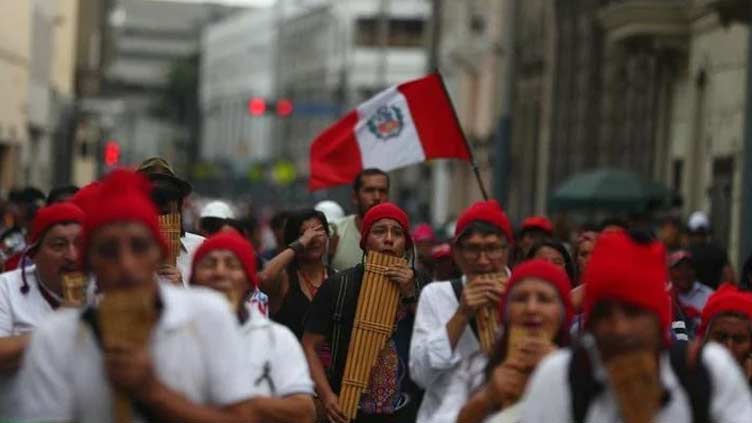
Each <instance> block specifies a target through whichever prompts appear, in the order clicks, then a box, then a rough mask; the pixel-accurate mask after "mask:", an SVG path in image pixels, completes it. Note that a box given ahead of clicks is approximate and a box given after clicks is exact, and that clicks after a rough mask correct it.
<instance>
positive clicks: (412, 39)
mask: <svg viewBox="0 0 752 423" xmlns="http://www.w3.org/2000/svg"><path fill="white" fill-rule="evenodd" d="M380 24H381V22H380V19H379V18H378V17H369V18H360V19H358V20H357V21H356V24H355V44H356V45H357V46H359V47H380V46H381V43H380V39H379V38H380V37H379V35H380V34H379V32H380ZM424 27H425V25H424V22H423V20H421V19H403V18H392V19H389V28H388V38H387V45H388V46H389V47H422V46H423V31H424Z"/></svg>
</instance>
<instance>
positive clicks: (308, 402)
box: [191, 230, 316, 423]
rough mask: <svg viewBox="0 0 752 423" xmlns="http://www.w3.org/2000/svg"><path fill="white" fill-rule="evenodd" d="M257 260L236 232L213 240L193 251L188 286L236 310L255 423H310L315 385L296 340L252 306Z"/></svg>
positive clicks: (220, 235) (251, 249)
mask: <svg viewBox="0 0 752 423" xmlns="http://www.w3.org/2000/svg"><path fill="white" fill-rule="evenodd" d="M255 256H256V254H255V253H254V251H253V246H251V243H250V242H248V241H247V240H246V239H245V238H243V236H241V235H240V234H239V233H237V232H235V231H234V230H230V231H226V232H220V233H218V234H216V235H213V236H211V237H210V238H208V239H207V240H206V241H205V242H204V243H203V244H201V246H200V247H199V248H198V250H196V254H195V256H194V259H193V272H192V273H191V274H192V275H193V276H192V279H191V285H194V286H205V287H207V288H210V289H214V290H216V291H219V292H221V293H222V294H224V295H225V297H227V299H228V300H229V301H230V304H231V306H232V307H233V310H235V311H236V315H237V317H238V320H239V322H240V325H241V327H240V334H241V337H242V338H243V344H244V350H245V352H246V354H247V357H248V360H249V363H248V365H247V368H246V369H244V370H246V372H245V374H246V375H247V377H248V380H249V381H251V382H252V383H253V385H254V388H255V390H256V393H258V394H259V395H261V397H259V398H255V399H254V405H255V407H256V411H257V412H258V415H259V419H260V420H261V421H263V422H269V423H304V422H313V421H314V418H315V416H316V409H315V408H314V405H313V382H312V381H311V376H310V372H309V371H308V363H307V362H306V359H305V355H304V354H303V349H302V348H301V347H300V343H299V342H298V339H297V338H296V337H295V335H294V334H293V333H292V332H291V331H290V330H289V329H288V328H287V327H285V326H283V325H280V324H278V323H275V322H272V321H271V320H269V318H268V317H266V315H265V314H264V313H262V312H261V311H259V309H258V305H257V304H251V302H250V299H251V296H252V295H253V293H254V292H255V290H256V288H257V286H258V279H257V277H256V257H255Z"/></svg>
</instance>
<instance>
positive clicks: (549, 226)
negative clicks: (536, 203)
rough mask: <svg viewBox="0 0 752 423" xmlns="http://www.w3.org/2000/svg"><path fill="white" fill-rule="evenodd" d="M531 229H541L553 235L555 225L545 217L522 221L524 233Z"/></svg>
mask: <svg viewBox="0 0 752 423" xmlns="http://www.w3.org/2000/svg"><path fill="white" fill-rule="evenodd" d="M530 229H540V230H542V231H543V232H545V233H547V234H549V235H551V234H553V233H554V224H553V223H551V221H550V220H548V219H547V218H545V217H543V216H533V217H528V218H527V219H525V220H523V221H522V231H523V232H524V231H528V230H530Z"/></svg>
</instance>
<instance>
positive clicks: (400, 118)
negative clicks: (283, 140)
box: [309, 73, 471, 191]
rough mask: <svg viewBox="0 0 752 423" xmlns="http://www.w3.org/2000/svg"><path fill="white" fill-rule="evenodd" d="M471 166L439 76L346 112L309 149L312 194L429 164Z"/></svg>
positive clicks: (391, 90)
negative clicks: (365, 173) (369, 171)
mask: <svg viewBox="0 0 752 423" xmlns="http://www.w3.org/2000/svg"><path fill="white" fill-rule="evenodd" d="M448 158H456V159H464V160H470V159H471V154H470V150H469V149H468V146H467V142H466V141H465V137H464V135H463V133H462V129H461V128H460V125H459V122H458V121H457V116H456V114H455V112H454V108H453V107H452V102H451V100H450V99H449V96H448V95H447V93H446V89H445V88H444V83H443V81H442V80H441V76H440V75H439V74H437V73H435V74H431V75H429V76H426V77H424V78H421V79H418V80H415V81H411V82H407V83H404V84H400V85H397V86H394V87H391V88H388V89H386V90H384V91H382V92H381V93H379V94H377V95H376V96H375V97H373V98H371V99H370V100H368V101H366V102H365V103H363V104H361V105H360V106H358V107H357V109H355V110H353V111H351V112H349V113H348V114H347V115H345V117H344V118H342V119H341V120H340V121H338V122H337V123H335V124H334V125H332V126H330V127H329V128H328V129H326V130H325V131H324V132H323V133H321V134H320V135H319V136H318V137H317V138H316V139H315V140H314V141H313V143H312V144H311V155H310V160H311V162H310V172H311V177H310V182H309V188H310V189H311V191H315V190H317V189H322V188H327V187H331V186H336V185H342V184H349V183H352V181H353V179H354V178H355V176H357V174H358V173H359V172H360V171H361V170H363V169H366V168H373V167H375V168H379V169H381V170H384V171H390V170H393V169H398V168H400V167H404V166H409V165H412V164H416V163H421V162H424V161H426V160H430V159H448Z"/></svg>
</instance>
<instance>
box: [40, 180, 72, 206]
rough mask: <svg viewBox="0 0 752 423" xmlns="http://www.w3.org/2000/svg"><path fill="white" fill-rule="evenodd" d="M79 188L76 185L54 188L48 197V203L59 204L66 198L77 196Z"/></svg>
mask: <svg viewBox="0 0 752 423" xmlns="http://www.w3.org/2000/svg"><path fill="white" fill-rule="evenodd" d="M77 192H78V187H77V186H75V185H63V186H59V187H55V188H52V191H50V193H49V194H48V195H47V200H46V203H47V205H48V206H49V205H50V204H55V203H59V202H60V201H61V200H62V199H63V198H64V197H67V196H72V195H76V193H77Z"/></svg>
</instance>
